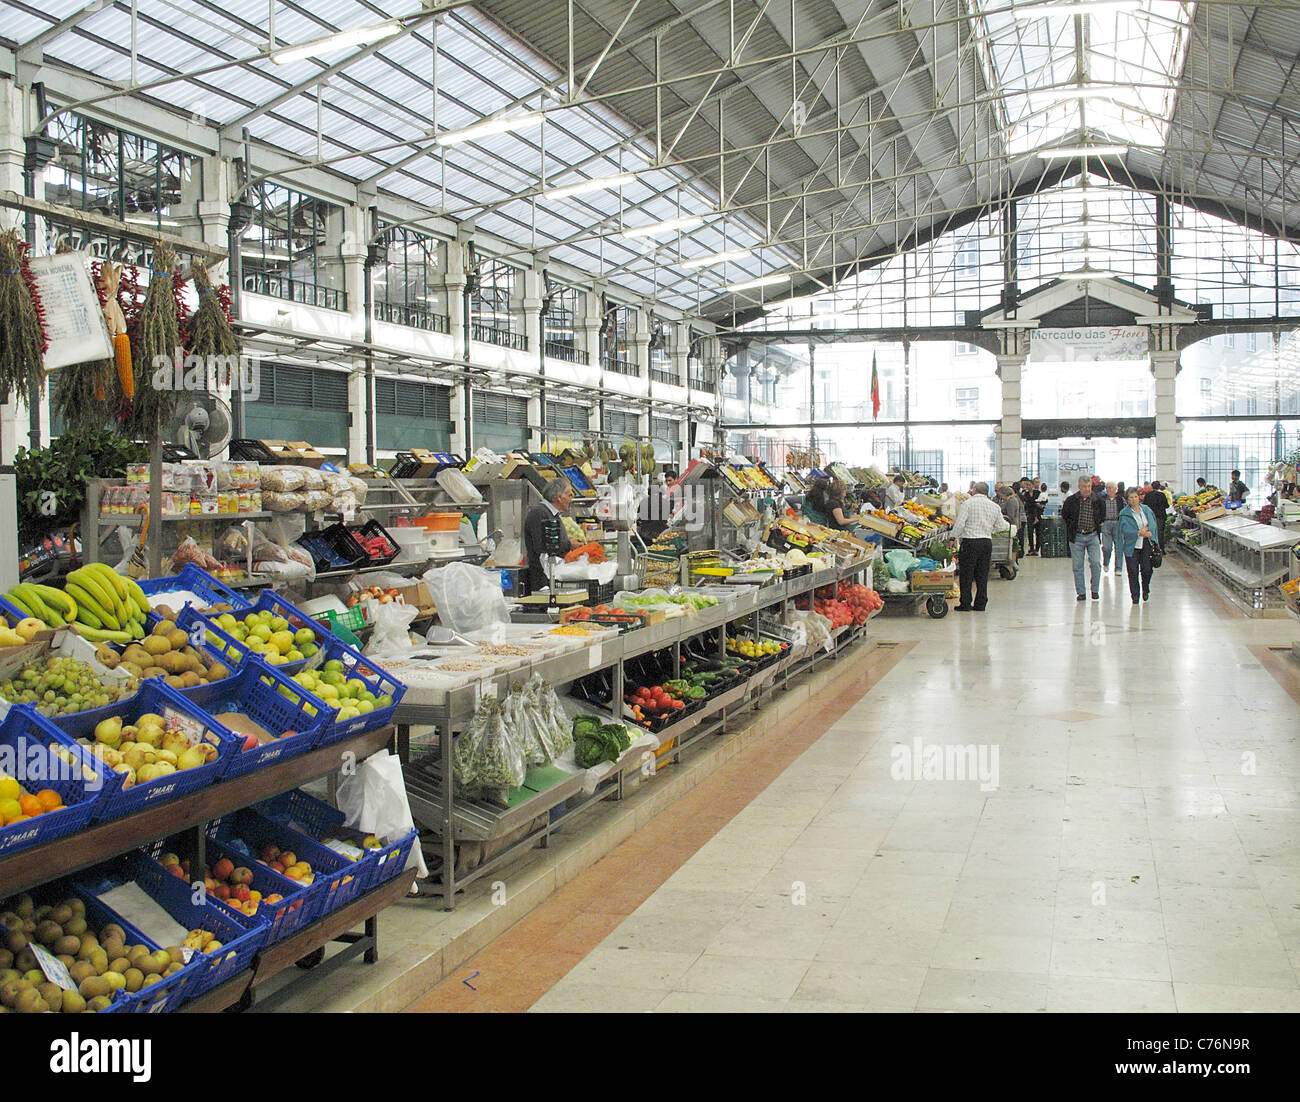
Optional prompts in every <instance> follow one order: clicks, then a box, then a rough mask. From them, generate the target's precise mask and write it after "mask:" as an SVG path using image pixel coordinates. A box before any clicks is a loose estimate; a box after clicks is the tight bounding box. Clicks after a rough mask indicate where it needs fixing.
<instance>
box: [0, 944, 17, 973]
mask: <svg viewBox="0 0 1300 1102" xmlns="http://www.w3.org/2000/svg"><path fill="white" fill-rule="evenodd" d="M13 966H14V955H13V953H11V952H10V951H9V950H8V949H0V972H3V971H4V970H5V969H6V968H12V967H13Z"/></svg>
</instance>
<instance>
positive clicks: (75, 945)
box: [54, 934, 81, 957]
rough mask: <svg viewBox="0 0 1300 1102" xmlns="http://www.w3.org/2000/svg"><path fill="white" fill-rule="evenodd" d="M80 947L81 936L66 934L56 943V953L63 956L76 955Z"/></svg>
mask: <svg viewBox="0 0 1300 1102" xmlns="http://www.w3.org/2000/svg"><path fill="white" fill-rule="evenodd" d="M80 949H81V938H79V937H73V936H72V935H71V934H64V935H63V936H62V937H61V938H59V939H58V940H57V941H55V943H54V952H55V954H56V955H58V956H61V957H62V956H69V957H75V956H76V955H77V952H78V950H80Z"/></svg>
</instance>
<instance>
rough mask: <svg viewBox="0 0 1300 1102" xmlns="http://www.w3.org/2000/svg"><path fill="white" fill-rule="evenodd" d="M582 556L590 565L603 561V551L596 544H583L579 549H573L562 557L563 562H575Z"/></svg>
mask: <svg viewBox="0 0 1300 1102" xmlns="http://www.w3.org/2000/svg"><path fill="white" fill-rule="evenodd" d="M584 555H585V556H586V557H587V561H588V562H590V563H602V562H604V561H605V549H604V548H603V547H602V546H601V545H600V544H598V543H584V544H583V545H582V546H581V547H575V548H574V549H573V550H572V551H570V552H569V553H568V554H567V555H565V556H564V561H565V562H577V561H578V560H579V559H580V558H582V557H583V556H584Z"/></svg>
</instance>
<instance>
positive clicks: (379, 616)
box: [364, 601, 420, 657]
mask: <svg viewBox="0 0 1300 1102" xmlns="http://www.w3.org/2000/svg"><path fill="white" fill-rule="evenodd" d="M368 603H369V605H370V609H369V612H370V618H371V621H372V622H373V623H374V626H375V627H374V631H373V632H372V633H371V636H370V641H369V642H368V643H367V644H366V647H365V651H364V653H365V654H369V655H374V656H376V657H379V656H382V655H387V654H397V653H400V652H402V651H406V650H409V649H410V647H411V621H412V620H414V619H415V618H416V617H417V616H419V615H420V610H419V609H418V608H417V607H416V606H415V605H404V604H399V603H398V602H397V601H391V602H390V603H388V604H386V605H381V604H380V603H379V602H378V601H370V602H368Z"/></svg>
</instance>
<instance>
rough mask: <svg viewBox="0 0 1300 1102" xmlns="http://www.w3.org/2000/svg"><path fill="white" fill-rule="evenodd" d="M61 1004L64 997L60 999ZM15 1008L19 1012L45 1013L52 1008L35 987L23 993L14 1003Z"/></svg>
mask: <svg viewBox="0 0 1300 1102" xmlns="http://www.w3.org/2000/svg"><path fill="white" fill-rule="evenodd" d="M59 1001H60V1004H61V1003H62V1001H63V1000H62V999H60V1000H59ZM14 1009H15V1010H16V1011H18V1013H19V1014H44V1013H45V1012H46V1011H47V1010H49V1009H50V1007H49V1004H48V1003H47V1002H46V1001H45V1000H44V999H43V998H41V993H40V992H39V991H37V990H36V988H34V987H29V988H28V989H27V990H26V991H24V992H23V993H22V994H21V995H19V996H18V1001H17V1002H15V1003H14Z"/></svg>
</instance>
